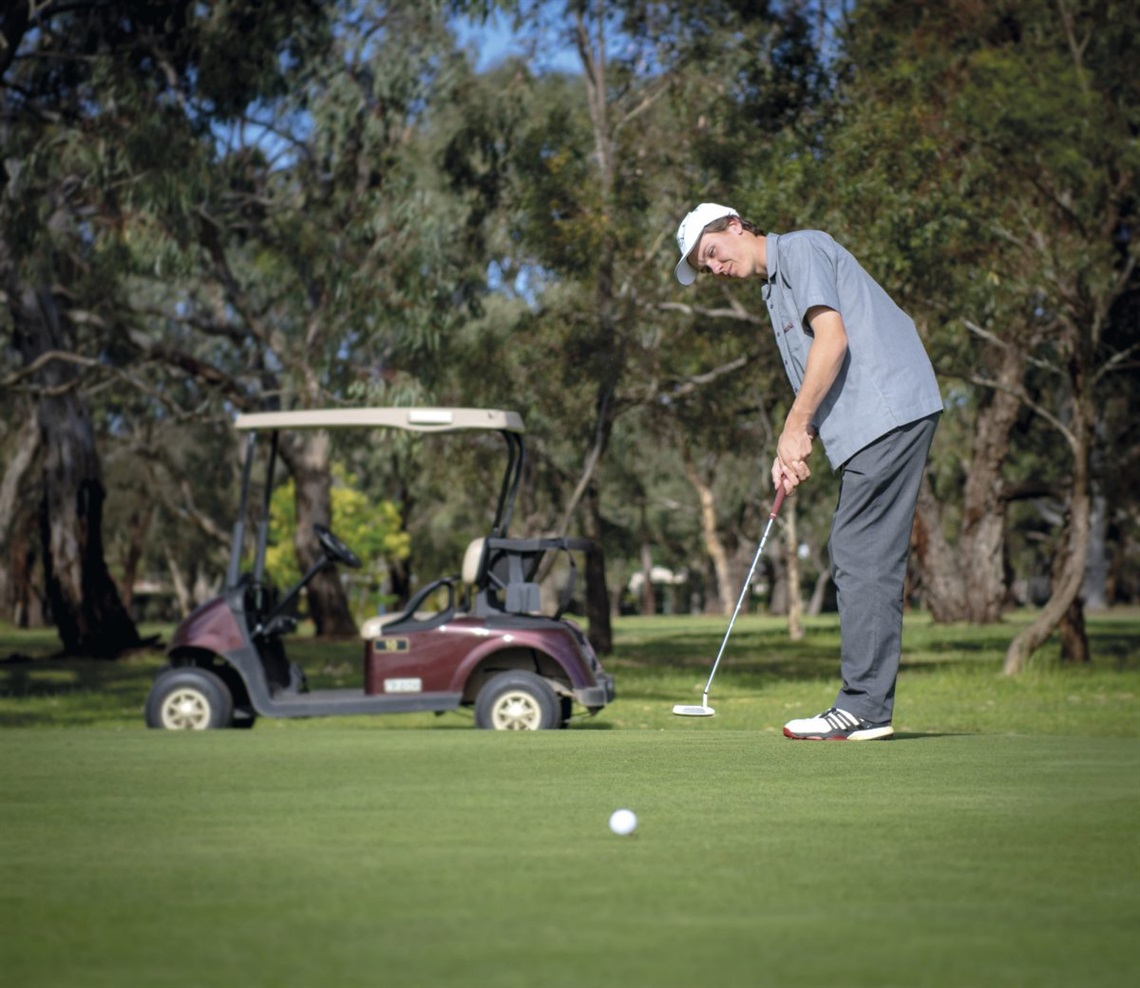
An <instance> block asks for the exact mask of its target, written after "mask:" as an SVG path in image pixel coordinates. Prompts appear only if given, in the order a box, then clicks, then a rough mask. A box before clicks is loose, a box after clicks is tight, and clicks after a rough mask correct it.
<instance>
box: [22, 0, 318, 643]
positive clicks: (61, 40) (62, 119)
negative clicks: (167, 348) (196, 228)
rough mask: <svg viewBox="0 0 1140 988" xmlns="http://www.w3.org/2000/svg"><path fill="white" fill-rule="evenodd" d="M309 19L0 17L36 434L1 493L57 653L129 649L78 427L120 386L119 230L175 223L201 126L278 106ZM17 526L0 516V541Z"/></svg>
mask: <svg viewBox="0 0 1140 988" xmlns="http://www.w3.org/2000/svg"><path fill="white" fill-rule="evenodd" d="M316 7H317V5H316V4H314V3H311V2H308V0H275V2H271V3H267V4H261V5H258V6H257V7H256V8H254V7H253V6H244V5H229V6H224V7H206V6H204V5H202V4H198V3H194V2H191V0H155V2H152V3H147V4H137V3H130V2H117V0H101V2H94V0H91V2H85V0H79V2H74V3H53V2H49V3H33V2H31V0H29V2H27V3H20V2H15V3H9V4H6V5H5V7H4V10H3V12H2V15H0V33H2V34H3V46H2V49H0V71H2V73H3V75H2V78H0V128H2V135H3V141H2V143H3V148H4V163H3V166H4V183H5V188H4V195H3V196H2V197H0V292H2V293H3V301H4V308H3V313H4V315H3V321H4V331H5V337H6V354H7V356H9V357H10V358H11V361H12V364H13V365H19V369H16V370H13V371H12V372H11V373H8V374H6V375H5V382H4V383H5V387H4V401H5V403H6V408H7V410H8V411H9V412H15V413H16V414H19V415H25V414H34V416H35V418H36V422H37V428H36V429H35V430H25V431H24V432H22V433H21V434H20V438H19V440H18V442H19V443H20V447H19V449H18V450H17V451H16V455H14V456H13V458H12V459H11V460H10V461H9V462H10V467H11V468H12V469H15V468H16V467H17V466H19V467H20V468H22V469H23V470H24V473H25V476H24V477H23V478H15V479H13V478H10V477H9V476H8V475H7V474H6V476H5V482H6V486H8V487H10V488H14V489H21V488H23V489H26V490H27V491H28V492H29V495H30V496H31V497H32V498H34V500H35V501H36V502H38V505H39V507H38V509H37V512H36V514H37V515H38V528H39V532H40V534H39V552H40V555H41V558H42V561H43V579H44V584H45V587H46V592H45V597H46V602H47V604H48V607H49V610H50V614H51V617H52V619H53V620H54V622H55V623H56V626H57V627H58V629H59V632H60V636H61V639H62V641H63V644H64V647H65V649H66V650H67V651H68V652H71V653H75V654H91V655H97V656H113V655H116V654H118V653H119V652H120V651H121V650H122V649H124V648H127V647H130V646H132V645H134V644H137V642H138V635H137V631H136V629H135V626H134V624H133V622H132V621H131V619H130V617H129V615H128V613H127V611H126V609H125V608H124V606H123V603H122V600H121V597H120V595H119V592H118V589H117V587H116V586H115V583H114V581H113V580H112V579H111V576H110V574H109V572H108V569H107V565H106V560H105V556H104V548H103V523H102V517H103V507H104V500H105V485H104V480H103V476H102V469H101V463H100V457H99V452H98V448H97V441H96V435H95V429H94V427H93V424H92V416H91V411H90V405H91V393H92V389H93V388H95V387H96V386H100V385H103V386H106V385H108V384H111V385H115V384H123V383H124V382H127V379H128V378H129V377H130V374H129V372H128V371H127V370H126V369H125V366H126V365H127V364H128V363H129V362H130V360H131V359H132V357H131V354H130V351H131V350H132V346H131V344H130V342H129V329H130V327H131V323H132V316H131V312H130V305H129V303H128V300H127V291H126V288H125V286H124V270H123V269H124V265H125V263H126V262H125V260H124V255H123V251H122V242H123V238H124V235H125V232H126V230H127V229H128V227H130V226H131V225H132V224H133V222H134V221H136V220H137V219H138V217H139V216H141V215H146V216H149V217H151V218H152V220H153V219H154V218H156V217H160V216H162V215H164V214H165V215H173V214H178V213H180V212H183V211H182V210H181V203H180V202H179V201H178V200H180V199H181V198H182V197H183V188H184V186H185V185H186V184H187V183H188V182H192V180H193V177H194V176H193V174H192V169H191V170H190V171H191V174H190V175H185V174H183V175H181V176H180V177H179V179H178V180H175V179H174V177H173V171H174V167H175V165H178V166H180V167H181V166H183V163H184V161H185V160H186V159H189V160H190V161H196V160H198V159H199V158H200V154H199V148H200V146H201V144H202V142H203V141H208V140H209V122H210V121H211V120H218V119H225V118H226V117H227V116H230V115H232V114H234V113H236V112H237V111H238V110H239V109H240V108H241V107H243V106H245V105H246V104H247V103H248V102H249V101H250V100H252V99H254V98H257V97H258V96H269V95H271V94H273V93H274V92H276V91H280V89H281V88H282V86H283V76H284V74H285V72H284V70H285V69H286V68H287V66H288V65H289V63H290V56H291V55H292V54H293V53H294V47H293V45H292V44H291V43H290V40H289V39H291V38H302V37H304V36H305V35H306V32H307V30H308V29H309V28H310V27H311V26H313V25H314V24H315V23H317V22H318V18H317V12H316ZM190 80H192V87H190V88H187V85H186V84H187V83H188V82H189V81H190ZM128 383H129V382H128ZM33 474H34V475H35V479H34V480H29V479H28V478H29V477H31V476H32V475H33ZM13 520H14V519H13V516H11V515H9V516H7V517H4V518H0V540H3V541H5V542H6V541H7V540H8V539H9V538H10V533H11V530H12V522H13Z"/></svg>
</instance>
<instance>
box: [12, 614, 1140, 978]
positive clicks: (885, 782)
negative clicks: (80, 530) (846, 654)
mask: <svg viewBox="0 0 1140 988" xmlns="http://www.w3.org/2000/svg"><path fill="white" fill-rule="evenodd" d="M1026 620H1029V616H1028V615H1017V616H1015V617H1014V618H1013V619H1012V620H1011V621H1009V622H1007V623H1003V624H1002V625H997V626H988V627H985V628H972V627H968V626H937V627H936V626H933V625H931V623H930V622H929V620H928V619H926V618H924V617H923V616H922V615H912V616H908V619H907V625H906V631H905V639H904V661H903V666H902V671H901V673H900V677H899V687H898V700H897V703H896V710H895V728H896V731H897V732H898V736H897V738H896V739H895V740H893V741H890V742H876V743H868V744H814V743H809V742H790V741H787V740H785V739H783V738H782V737H781V736H780V733H779V732H780V725H781V724H782V723H783V721H785V720H787V719H788V718H789V717H793V716H803V715H806V714H811V713H815V712H816V711H818V710H820V709H823V708H824V707H826V706H828V705H829V704H830V702H831V700H832V699H833V698H834V696H835V689H836V674H837V668H836V667H837V659H836V655H837V652H838V626H837V623H836V621H835V620H834V617H823V618H817V619H811V620H809V621H808V626H807V634H806V636H805V637H804V639H803V640H802V641H799V642H790V641H789V639H788V636H787V629H786V626H785V625H784V624H783V622H781V621H779V620H776V619H772V618H766V617H761V616H755V615H744V616H742V617H741V620H740V621H739V622H738V623H737V626H736V629H735V631H734V634H733V640H732V643H731V645H730V647H729V649H728V650H726V653H725V660H724V662H723V663H722V666H721V670H720V671H719V672H718V675H717V680H716V682H715V684H714V688H713V691H712V695H711V697H710V703H711V704H712V706H714V707H715V708H716V716H715V717H712V718H681V717H675V716H673V715H672V714H671V713H670V711H671V709H672V706H673V704H675V703H694V702H698V701H699V699H700V697H701V690H702V687H703V685H704V683H705V680H706V678H707V675H708V669H709V665H710V661H711V656H712V655H714V654H715V652H716V648H717V646H718V644H719V641H720V637H721V635H722V634H723V627H724V625H723V621H722V620H720V619H715V618H711V619H710V618H702V617H676V618H658V619H625V620H622V621H619V622H617V624H616V626H615V630H616V632H617V637H616V643H615V644H616V648H615V653H614V654H613V655H612V656H610V657H607V659H606V667H607V669H608V670H609V671H611V672H613V674H614V675H615V678H616V680H617V688H618V699H617V701H616V702H614V703H613V704H611V705H610V706H609V707H607V708H606V709H605V710H604V711H602V713H601V714H599V715H598V716H597V717H595V718H577V717H576V718H575V719H574V722H573V723H572V725H571V728H570V729H569V730H565V731H551V732H540V733H536V734H529V733H528V734H514V733H509V734H499V733H494V732H486V731H477V730H474V729H473V728H472V721H471V717H470V715H469V714H448V715H445V716H442V717H435V716H433V715H429V714H413V715H400V716H389V717H375V718H364V717H352V718H322V719H314V720H307V721H306V720H300V721H282V720H268V719H262V720H260V721H259V722H258V723H257V725H256V726H255V727H254V729H253V730H251V731H217V732H207V733H204V734H181V733H167V732H161V731H148V730H146V729H145V728H144V726H143V721H142V705H143V702H144V700H145V697H146V692H147V689H148V688H149V684H150V681H151V679H152V677H153V675H154V673H155V671H156V670H157V669H158V668H159V666H160V663H161V654H160V653H157V652H140V653H138V654H137V655H133V656H130V657H128V658H126V659H123V660H120V661H118V662H114V663H106V662H103V663H94V662H79V661H72V660H64V659H57V658H52V657H51V652H52V650H53V649H54V648H55V645H54V643H53V642H52V638H51V636H50V635H46V634H43V633H40V634H38V635H37V634H27V633H14V632H10V631H9V632H5V631H4V630H3V629H0V644H2V645H3V647H0V653H3V654H6V655H8V656H13V655H14V656H15V658H14V659H12V658H9V659H8V661H4V662H0V986H2V988H85V986H106V988H135V986H138V988H151V986H154V988H164V986H172V988H174V986H177V988H211V986H218V988H230V986H232V988H239V986H240V988H247V986H262V985H264V986H280V988H292V986H297V988H309V986H313V988H341V986H346V988H347V986H383V988H415V986H472V988H546V986H550V988H556V986H576V988H579V986H580V988H592V986H599V988H601V986H615V988H617V986H623V988H635V986H646V988H649V986H653V988H673V986H677V988H682V986H684V988H693V986H695V988H733V986H769V985H770V986H797V988H814V986H817V985H818V986H821V988H822V986H827V988H861V986H868V988H872V986H873V988H883V986H895V985H897V986H900V988H902V986H916V988H922V986H939V988H941V986H946V988H958V986H961V988H990V986H1011V988H1023V986H1029V988H1032V986H1046V988H1047V986H1057V988H1069V986H1084V985H1089V986H1097V988H1102V986H1106V988H1114V986H1118V985H1119V986H1121V988H1124V986H1127V988H1135V986H1136V985H1137V984H1140V949H1138V948H1137V946H1136V943H1137V940H1138V939H1140V621H1138V616H1137V614H1136V612H1135V611H1134V610H1133V611H1131V612H1127V613H1124V614H1115V613H1114V614H1109V615H1100V616H1096V617H1090V621H1089V631H1090V638H1091V640H1092V644H1093V654H1094V661H1093V663H1092V664H1090V665H1088V666H1085V667H1068V666H1063V665H1061V664H1059V663H1058V661H1057V653H1056V649H1055V648H1052V649H1050V648H1046V649H1044V650H1042V651H1041V652H1040V653H1038V654H1037V655H1036V656H1035V657H1034V660H1033V663H1032V664H1031V666H1030V668H1029V669H1028V670H1027V671H1026V672H1025V673H1024V674H1022V675H1020V676H1017V677H1006V676H1003V675H1001V658H1002V655H1003V653H1004V649H1005V646H1006V645H1007V644H1008V641H1009V639H1010V637H1011V636H1012V634H1013V633H1014V632H1015V630H1016V627H1017V626H1018V625H1019V624H1021V623H1024V621H1026ZM167 632H168V629H167ZM290 648H291V654H292V655H293V657H294V658H296V659H297V660H298V661H300V662H301V663H302V664H303V665H304V667H305V669H306V671H307V673H308V675H309V678H310V681H311V682H312V683H313V685H314V686H317V687H330V686H351V685H353V683H354V682H356V683H358V682H359V679H358V676H359V656H360V646H359V643H353V642H349V643H333V644H329V643H321V642H316V641H312V640H305V639H304V638H298V640H297V641H296V642H294V643H293V644H291V646H290ZM622 806H626V807H629V808H631V809H633V810H634V811H635V812H636V813H637V814H638V818H639V826H638V828H637V830H636V832H635V833H634V834H633V835H631V836H629V837H618V836H616V835H614V834H612V833H610V831H609V829H608V827H607V821H608V818H609V815H610V813H611V812H612V811H613V810H615V809H617V808H619V807H622Z"/></svg>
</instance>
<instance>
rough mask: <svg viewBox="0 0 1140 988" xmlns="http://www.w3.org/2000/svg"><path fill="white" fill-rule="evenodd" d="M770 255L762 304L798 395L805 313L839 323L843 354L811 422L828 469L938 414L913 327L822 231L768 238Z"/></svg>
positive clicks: (929, 370) (806, 334)
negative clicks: (813, 311) (815, 309)
mask: <svg viewBox="0 0 1140 988" xmlns="http://www.w3.org/2000/svg"><path fill="white" fill-rule="evenodd" d="M767 248H768V281H767V284H765V286H764V301H765V302H766V303H767V306H768V315H769V316H770V317H771V320H772V329H773V331H774V332H775V334H776V345H777V346H778V347H779V348H780V356H781V357H782V358H783V360H784V369H785V370H786V371H787V374H788V380H789V381H791V382H792V388H793V389H794V390H795V392H796V393H797V394H799V390H800V386H801V385H802V384H803V379H804V368H805V367H806V365H807V357H808V351H809V350H810V349H811V344H812V340H813V339H814V334H813V333H812V330H811V327H810V326H809V325H808V324H807V322H806V321H805V319H804V317H805V316H806V314H807V311H808V309H810V308H811V307H812V306H816V305H826V306H829V307H830V308H832V309H835V310H836V311H837V312H838V313H839V314H840V315H841V316H843V324H844V326H845V328H846V330H847V354H846V356H845V357H844V358H843V366H842V367H841V368H840V370H839V375H838V377H837V378H836V379H835V383H834V384H833V385H832V387H831V390H830V391H829V392H828V393H827V397H825V398H824V400H823V401H822V403H821V404H820V406H819V409H818V410H817V411H816V414H815V418H814V422H813V424H814V425H815V427H816V429H817V431H818V432H819V438H820V440H821V441H822V442H823V446H824V450H825V452H826V453H827V459H828V462H829V463H830V464H831V466H832V468H833V469H835V468H838V467H839V466H841V465H842V464H843V463H844V462H846V461H847V460H848V459H850V457H851V456H852V455H853V454H855V453H857V452H859V450H861V449H862V448H863V447H864V446H867V445H868V444H870V443H872V442H874V441H875V440H876V439H878V438H879V437H880V436H884V435H886V434H887V433H888V432H890V431H891V430H892V429H896V428H898V427H899V426H901V425H906V424H907V423H908V422H914V421H916V420H918V419H921V418H925V417H926V416H927V415H933V414H934V413H935V412H940V411H942V394H941V392H940V391H939V390H938V381H937V380H936V379H935V377H934V368H933V367H932V366H931V365H930V358H929V357H927V355H926V350H925V349H924V348H923V346H922V340H921V339H919V336H918V331H917V330H916V329H915V327H914V322H913V320H912V319H911V318H910V316H908V315H907V314H906V313H905V312H903V310H902V309H900V308H899V307H898V306H897V305H895V303H894V302H893V301H892V299H891V297H890V296H889V295H888V294H887V293H886V292H885V291H884V290H883V288H882V287H881V286H880V285H879V283H878V282H876V281H875V279H874V278H872V277H871V276H870V275H869V274H867V272H866V271H864V270H863V268H862V267H861V266H860V264H859V262H858V261H857V260H855V258H854V257H853V256H852V255H851V253H850V252H849V251H847V250H846V249H845V248H843V247H841V246H840V245H839V244H837V243H836V242H835V241H834V240H833V239H832V238H831V237H830V236H829V235H828V234H826V233H822V232H820V231H819V230H802V231H798V232H796V233H785V234H775V233H770V234H768V239H767Z"/></svg>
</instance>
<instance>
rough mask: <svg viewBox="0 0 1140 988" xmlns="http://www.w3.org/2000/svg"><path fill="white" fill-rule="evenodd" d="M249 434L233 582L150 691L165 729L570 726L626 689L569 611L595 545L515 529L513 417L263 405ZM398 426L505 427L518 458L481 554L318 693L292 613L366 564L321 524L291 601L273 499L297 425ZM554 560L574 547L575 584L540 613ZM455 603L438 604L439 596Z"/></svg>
mask: <svg viewBox="0 0 1140 988" xmlns="http://www.w3.org/2000/svg"><path fill="white" fill-rule="evenodd" d="M235 426H236V428H237V429H238V430H239V431H242V432H247V433H248V439H247V445H246V459H245V464H244V469H243V474H242V487H241V500H240V509H239V516H238V520H237V522H236V523H235V525H234V533H233V542H232V546H231V553H230V564H229V568H228V571H227V575H226V586H225V589H224V590H223V592H222V593H221V594H220V595H219V596H218V597H216V598H214V599H212V600H210V601H208V602H206V603H205V604H203V605H202V606H200V607H198V608H197V609H196V610H194V611H193V612H192V613H191V614H189V615H188V616H187V617H186V618H185V620H183V622H182V623H181V624H180V625H179V627H178V628H177V629H176V631H175V633H174V636H173V638H172V640H171V643H170V646H169V648H168V650H167V657H168V662H169V664H168V666H167V667H166V668H165V669H164V670H163V671H161V672H160V673H159V674H158V676H157V677H156V679H155V682H154V685H153V687H152V689H151V694H150V697H149V699H148V700H147V707H146V719H147V723H148V724H149V725H150V726H151V727H162V728H171V729H177V728H190V729H203V728H213V727H228V726H235V727H244V726H250V725H252V723H253V722H254V721H255V720H256V718H257V717H258V716H262V717H325V716H337V715H348V714H383V713H406V712H411V711H424V710H430V711H436V712H444V711H449V710H455V709H457V708H460V707H473V708H474V712H475V722H476V724H477V725H478V726H480V727H487V728H495V729H530V730H533V729H539V728H556V727H564V726H566V724H567V723H568V721H569V719H570V716H571V714H572V712H573V710H574V705H575V704H578V705H579V706H580V707H582V708H584V709H585V710H586V711H587V712H589V713H590V714H595V713H597V712H598V711H599V710H601V709H602V708H603V707H604V706H605V705H606V704H607V703H609V702H610V701H611V700H612V699H613V697H614V684H613V679H612V677H610V676H609V675H607V674H606V673H605V672H604V671H603V670H602V667H601V664H600V663H599V661H598V658H597V656H596V655H595V654H594V650H593V648H592V647H591V646H590V643H589V641H588V640H587V638H586V636H585V634H584V633H583V632H582V630H581V628H579V627H578V626H577V625H576V624H575V623H574V622H573V621H570V620H568V619H566V618H564V617H563V616H562V613H563V610H564V608H565V606H566V604H567V603H568V602H569V599H570V594H571V593H572V589H573V574H574V572H575V568H574V555H573V554H574V553H576V552H588V551H590V549H591V543H590V542H588V541H587V540H584V539H575V538H565V537H551V538H531V539H512V538H510V537H508V535H507V528H508V525H509V524H510V518H511V511H512V508H513V506H514V501H515V497H516V495H517V493H518V488H519V482H520V479H521V476H522V468H523V462H524V458H525V452H524V445H523V439H522V435H523V424H522V420H521V418H519V416H518V415H517V414H516V413H514V412H503V411H497V410H489V409H462V408H456V409H448V408H364V409H335V410H333V409H330V410H318V411H307V412H265V413H257V414H251V415H241V416H238V418H237V420H236V422H235ZM332 428H398V429H404V430H408V431H413V432H419V433H433V432H436V433H439V432H445V433H455V432H461V431H464V430H472V429H478V430H492V431H495V432H498V433H499V434H500V435H502V436H503V438H504V440H505V442H506V446H507V466H506V470H505V473H504V475H503V479H502V483H501V486H500V489H499V497H498V504H497V508H496V511H495V516H494V521H493V524H492V526H491V531H490V533H489V535H487V536H485V537H482V538H477V539H475V540H474V541H473V542H472V543H471V545H470V546H469V548H468V551H467V555H466V557H465V559H464V562H463V572H462V573H461V574H457V575H455V576H446V577H442V578H440V579H438V580H435V581H433V582H431V583H429V584H428V585H426V586H425V587H423V588H422V589H421V590H420V591H419V592H418V593H417V594H416V595H415V596H414V597H413V598H412V600H410V601H409V602H408V605H407V606H406V607H405V608H404V609H403V610H401V611H399V612H396V613H393V614H385V615H377V616H375V617H372V618H369V619H368V620H367V621H365V622H364V625H363V627H362V628H361V637H362V648H363V687H362V688H354V689H324V690H310V689H309V688H308V686H307V683H306V681H305V676H304V674H303V673H302V671H301V670H300V668H299V667H298V666H297V665H296V664H295V663H292V662H290V661H289V659H288V656H287V653H286V646H285V639H286V637H287V636H288V635H289V634H290V633H291V632H292V631H293V630H294V629H295V628H296V618H295V617H294V616H293V606H294V604H295V602H296V600H297V598H298V596H299V594H300V592H301V590H302V589H303V588H304V587H305V586H306V585H307V584H308V582H309V581H310V580H311V579H312V578H313V576H315V575H316V573H317V572H318V571H319V570H321V569H322V568H324V567H326V566H332V565H336V564H341V565H347V566H359V565H360V560H359V559H358V558H357V557H356V555H355V554H354V553H353V552H352V550H351V549H349V548H348V547H347V546H346V545H345V544H344V543H343V542H341V540H340V539H338V538H337V537H336V536H335V535H333V534H332V533H331V532H330V531H329V530H328V529H327V528H324V527H322V526H314V530H315V532H316V535H317V539H318V543H319V545H320V547H321V556H320V558H318V560H317V561H316V563H315V564H314V565H313V566H312V567H311V568H310V570H309V571H308V572H307V573H306V574H305V575H304V576H303V577H302V578H301V580H300V582H299V583H298V584H297V585H296V586H295V587H293V588H292V589H290V590H289V591H288V592H287V593H285V594H284V595H280V596H279V595H278V594H276V593H275V591H274V590H273V588H272V587H270V586H269V585H268V584H267V582H266V580H265V553H266V547H267V538H268V525H267V523H266V519H267V518H268V507H269V496H270V493H271V492H272V489H273V472H274V468H275V465H276V459H277V455H276V454H277V443H278V435H279V433H280V432H281V431H282V430H284V429H332ZM265 437H267V438H268V441H269V451H268V456H267V460H266V477H265V482H264V485H263V497H262V502H261V515H260V519H259V520H258V522H257V524H256V526H255V528H254V537H253V540H252V541H253V544H254V555H253V566H252V569H251V570H249V571H243V570H242V561H243V550H244V547H245V544H246V541H247V539H246V518H247V515H248V509H249V501H250V494H249V492H250V477H251V473H252V470H253V464H254V460H255V452H256V448H257V446H258V443H259V441H260V440H261V439H263V438H265ZM550 553H565V554H566V558H567V559H568V560H569V562H570V568H569V577H570V578H569V580H568V581H567V584H568V585H567V586H566V587H564V588H563V593H562V595H561V597H560V600H559V603H558V605H557V606H555V607H553V608H552V609H551V610H550V611H549V612H547V613H544V612H543V610H542V594H541V593H540V587H539V584H538V583H537V582H536V578H537V576H538V571H539V567H540V566H541V565H542V563H543V560H544V558H546V557H547V556H548V554H550ZM440 597H444V598H445V603H444V605H443V606H442V608H440V609H438V610H430V611H425V610H421V608H423V607H425V605H426V602H428V601H429V600H438V599H439V598H440Z"/></svg>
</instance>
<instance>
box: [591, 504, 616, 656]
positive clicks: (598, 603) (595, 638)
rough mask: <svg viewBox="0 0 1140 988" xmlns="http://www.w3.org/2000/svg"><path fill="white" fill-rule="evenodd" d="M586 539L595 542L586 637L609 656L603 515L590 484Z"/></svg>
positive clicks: (610, 631)
mask: <svg viewBox="0 0 1140 988" xmlns="http://www.w3.org/2000/svg"><path fill="white" fill-rule="evenodd" d="M584 502H585V508H586V511H585V519H584V520H585V526H584V527H585V530H586V538H588V539H591V540H592V541H593V543H594V546H593V548H592V549H591V550H590V551H589V552H588V553H586V618H587V620H588V621H589V625H590V627H589V631H588V632H587V637H588V638H589V640H590V644H591V645H593V647H594V651H595V652H597V653H598V654H599V655H609V654H610V652H612V651H613V648H614V636H613V624H612V622H611V620H610V594H609V590H608V589H606V557H605V552H604V551H603V549H602V515H601V512H600V511H599V509H598V492H597V491H596V490H595V489H594V485H593V484H591V485H590V486H589V488H588V489H587V491H586V495H585V498H584Z"/></svg>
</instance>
